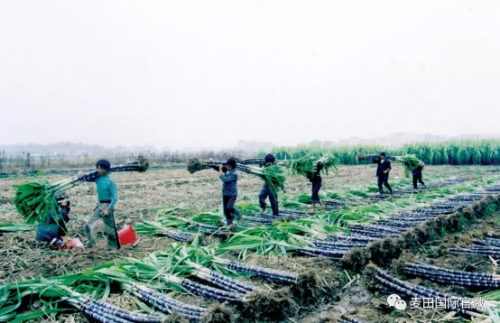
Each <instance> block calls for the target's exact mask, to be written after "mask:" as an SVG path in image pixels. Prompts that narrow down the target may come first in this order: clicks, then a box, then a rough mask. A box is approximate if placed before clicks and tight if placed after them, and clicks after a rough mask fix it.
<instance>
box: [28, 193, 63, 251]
mask: <svg viewBox="0 0 500 323" xmlns="http://www.w3.org/2000/svg"><path fill="white" fill-rule="evenodd" d="M55 199H56V202H57V209H56V214H54V213H52V212H50V213H49V216H50V220H49V223H39V224H38V226H37V230H36V239H37V240H38V241H43V242H46V243H47V246H49V244H50V243H51V242H52V241H54V240H60V241H61V242H66V241H67V240H68V238H67V235H68V229H67V228H66V223H67V222H68V221H69V215H68V214H69V211H70V209H71V208H70V201H69V199H68V197H67V196H65V195H58V196H56V197H55Z"/></svg>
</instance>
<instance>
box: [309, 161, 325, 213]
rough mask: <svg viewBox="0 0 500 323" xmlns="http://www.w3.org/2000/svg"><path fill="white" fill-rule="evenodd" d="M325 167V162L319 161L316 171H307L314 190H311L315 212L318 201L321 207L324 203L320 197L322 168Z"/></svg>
mask: <svg viewBox="0 0 500 323" xmlns="http://www.w3.org/2000/svg"><path fill="white" fill-rule="evenodd" d="M322 169H323V163H321V162H320V163H318V164H316V170H315V171H314V172H307V178H308V179H309V181H310V182H311V184H312V190H311V203H312V206H313V207H312V210H313V212H314V210H315V207H316V203H318V204H319V205H320V206H321V207H323V204H322V203H321V201H320V199H319V190H320V189H321V182H322V179H321V174H320V172H321V170H322Z"/></svg>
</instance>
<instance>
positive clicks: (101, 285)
mask: <svg viewBox="0 0 500 323" xmlns="http://www.w3.org/2000/svg"><path fill="white" fill-rule="evenodd" d="M109 286H110V281H109V279H106V278H105V277H102V276H100V275H92V274H89V275H83V274H70V275H64V276H58V277H50V278H42V279H31V280H26V281H16V282H13V283H9V284H4V285H2V288H0V291H1V296H0V313H1V315H0V322H14V321H18V322H24V320H22V319H21V318H23V317H25V320H27V319H26V317H28V318H29V319H30V320H35V319H37V318H40V317H44V316H46V315H49V314H56V313H60V312H68V309H67V308H64V307H60V306H58V304H59V303H60V302H61V301H64V299H66V298H71V297H73V296H74V295H75V293H77V292H78V293H85V294H89V295H91V297H92V298H101V297H103V296H104V295H106V294H107V293H108V292H109ZM29 295H32V296H35V297H26V296H29ZM25 297H26V298H25ZM21 299H23V301H22V302H21ZM38 300H42V301H41V302H38ZM27 301H30V302H34V301H37V302H38V303H39V304H38V305H37V306H36V310H35V311H30V308H34V306H33V305H34V304H32V303H28V302H27ZM25 311H28V312H27V313H24V312H25Z"/></svg>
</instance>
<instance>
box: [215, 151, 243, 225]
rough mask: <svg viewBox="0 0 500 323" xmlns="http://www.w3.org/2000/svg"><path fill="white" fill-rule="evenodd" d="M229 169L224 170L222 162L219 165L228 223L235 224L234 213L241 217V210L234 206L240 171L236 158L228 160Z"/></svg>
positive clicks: (223, 203) (227, 166)
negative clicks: (237, 170) (238, 170)
mask: <svg viewBox="0 0 500 323" xmlns="http://www.w3.org/2000/svg"><path fill="white" fill-rule="evenodd" d="M226 168H227V171H226V172H223V166H222V164H220V165H219V174H220V176H219V178H220V179H221V181H222V205H223V207H224V215H225V216H226V221H227V225H231V224H233V215H234V214H236V216H237V217H238V218H240V217H241V213H240V211H239V210H237V209H235V208H234V202H236V198H237V197H238V173H237V172H236V160H234V159H233V158H229V159H228V160H227V162H226Z"/></svg>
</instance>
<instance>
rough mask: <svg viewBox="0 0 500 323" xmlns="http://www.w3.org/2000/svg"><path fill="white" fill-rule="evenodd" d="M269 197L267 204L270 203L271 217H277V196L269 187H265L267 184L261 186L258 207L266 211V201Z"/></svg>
mask: <svg viewBox="0 0 500 323" xmlns="http://www.w3.org/2000/svg"><path fill="white" fill-rule="evenodd" d="M267 197H269V202H271V208H272V210H273V215H278V214H279V209H278V196H277V195H275V194H273V193H272V192H271V190H270V189H269V187H268V186H267V183H266V184H264V186H262V189H261V190H260V193H259V203H260V207H261V208H262V209H264V210H265V209H266V199H267Z"/></svg>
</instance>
